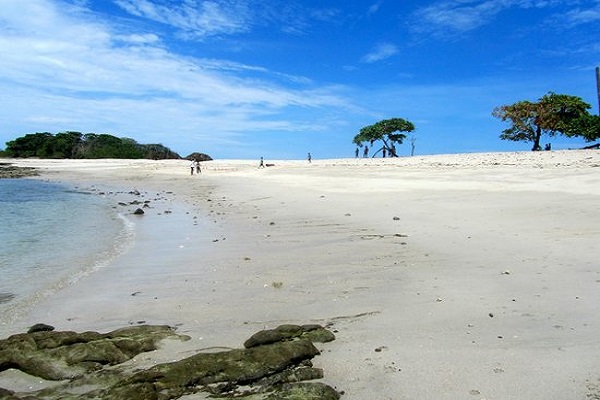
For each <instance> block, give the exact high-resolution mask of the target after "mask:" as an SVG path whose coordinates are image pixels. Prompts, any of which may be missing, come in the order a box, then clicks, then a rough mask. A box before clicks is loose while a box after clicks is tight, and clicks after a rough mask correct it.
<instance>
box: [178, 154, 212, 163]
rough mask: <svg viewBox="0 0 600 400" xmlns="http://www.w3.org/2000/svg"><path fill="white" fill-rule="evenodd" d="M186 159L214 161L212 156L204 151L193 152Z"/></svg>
mask: <svg viewBox="0 0 600 400" xmlns="http://www.w3.org/2000/svg"><path fill="white" fill-rule="evenodd" d="M185 159H186V160H190V161H212V157H211V156H209V155H208V154H204V153H197V152H196V153H192V154H190V155H189V156H187V157H185Z"/></svg>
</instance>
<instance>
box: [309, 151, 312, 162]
mask: <svg viewBox="0 0 600 400" xmlns="http://www.w3.org/2000/svg"><path fill="white" fill-rule="evenodd" d="M308 162H309V163H311V162H312V156H311V155H310V153H308Z"/></svg>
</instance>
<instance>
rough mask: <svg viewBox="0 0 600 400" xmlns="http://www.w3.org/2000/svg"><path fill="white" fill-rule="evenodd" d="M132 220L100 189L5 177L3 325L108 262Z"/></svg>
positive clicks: (0, 207)
mask: <svg viewBox="0 0 600 400" xmlns="http://www.w3.org/2000/svg"><path fill="white" fill-rule="evenodd" d="M132 237H133V225H132V224H131V223H130V222H128V221H127V219H126V218H124V217H123V216H122V215H120V214H119V213H118V210H117V209H116V208H115V207H114V203H113V202H111V201H110V200H109V199H107V198H105V197H104V196H102V195H101V194H100V193H98V192H94V191H86V190H84V189H78V188H76V187H70V186H67V185H62V184H56V183H50V182H46V181H42V180H36V179H0V324H10V323H11V322H13V321H15V320H16V319H18V318H19V317H20V316H22V315H23V314H24V313H26V312H27V311H28V310H30V309H31V308H32V307H35V305H36V304H37V303H38V302H39V301H40V300H42V299H43V298H44V297H46V296H48V295H50V294H52V293H54V292H56V291H58V290H60V289H61V288H64V287H66V286H68V285H72V284H74V283H76V282H77V281H78V280H79V279H81V278H82V277H85V276H86V275H88V274H90V273H93V272H94V271H96V270H97V269H99V268H103V267H104V266H106V265H107V264H108V263H109V262H110V261H111V260H112V259H114V257H116V256H117V255H119V254H120V253H122V252H123V251H124V250H125V249H126V248H127V246H128V245H129V244H130V243H131V241H132Z"/></svg>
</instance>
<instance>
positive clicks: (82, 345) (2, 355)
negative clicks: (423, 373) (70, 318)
mask: <svg viewBox="0 0 600 400" xmlns="http://www.w3.org/2000/svg"><path fill="white" fill-rule="evenodd" d="M167 337H179V338H180V339H183V340H185V339H187V337H186V336H183V335H177V334H176V333H175V331H174V330H173V329H172V328H170V327H168V326H149V325H142V326H136V327H129V328H124V329H120V330H117V331H113V332H110V333H107V334H100V333H97V332H84V333H75V332H53V331H35V332H32V333H27V334H18V335H13V336H11V337H9V338H8V339H5V340H2V341H0V371H3V370H6V369H8V368H16V369H20V370H21V371H23V372H26V373H28V374H30V375H34V376H38V377H41V378H45V379H49V380H61V381H63V383H61V384H59V385H57V386H52V387H49V388H46V389H43V390H40V391H37V392H33V393H14V392H12V391H10V390H7V389H1V388H0V399H5V398H6V399H28V398H43V399H107V400H108V399H117V400H118V399H127V400H137V399H140V400H142V399H177V398H179V397H181V396H184V395H188V394H193V393H197V392H206V393H209V394H210V395H211V396H212V397H220V398H230V397H241V398H245V399H255V400H258V399H290V400H291V399H295V400H308V399H322V400H329V399H332V400H334V399H338V398H339V397H340V395H339V393H338V392H336V391H335V390H334V389H333V388H331V387H330V386H328V385H325V384H324V383H322V382H310V381H313V380H315V379H320V378H322V377H323V371H322V370H321V369H318V368H314V367H313V366H312V362H311V359H312V358H313V357H315V356H316V355H318V354H319V351H318V350H317V348H316V347H315V346H314V344H313V342H327V341H331V340H333V339H334V336H333V333H331V332H330V331H328V330H327V329H325V328H323V327H321V326H319V325H303V326H299V325H282V326H280V327H278V328H276V329H274V330H264V331H261V332H258V333H256V334H255V335H253V336H252V337H251V338H250V339H248V340H247V341H246V343H245V345H246V348H244V349H233V350H228V351H221V352H213V353H198V354H195V355H193V356H190V357H187V358H184V359H182V360H179V361H175V362H171V363H164V364H158V365H155V366H153V367H151V368H149V369H146V370H141V371H131V370H128V369H127V368H119V366H118V364H121V363H123V362H124V361H127V360H129V359H131V358H132V357H134V356H135V355H137V354H139V353H142V352H145V351H151V350H154V349H156V345H157V343H158V342H159V341H160V340H162V339H164V338H167ZM109 366H112V367H109ZM115 366H116V367H115Z"/></svg>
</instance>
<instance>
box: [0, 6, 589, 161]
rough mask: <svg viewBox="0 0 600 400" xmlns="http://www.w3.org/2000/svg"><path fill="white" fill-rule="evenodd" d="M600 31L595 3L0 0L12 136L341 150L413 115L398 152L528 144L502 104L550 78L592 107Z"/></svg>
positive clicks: (298, 151)
mask: <svg viewBox="0 0 600 400" xmlns="http://www.w3.org/2000/svg"><path fill="white" fill-rule="evenodd" d="M599 38H600V0H593V1H579V0H433V1H402V0H394V1H392V0H366V1H362V0H344V1H342V0H335V1H334V0H320V1H316V0H209V1H202V0H179V1H175V0H0V148H5V146H4V144H5V143H6V142H7V141H10V140H13V139H15V138H17V137H20V136H23V135H25V134H28V133H35V132H51V133H58V132H64V131H79V132H84V133H88V132H94V133H107V134H111V135H114V136H118V137H128V138H132V139H134V140H136V141H137V142H138V143H144V144H150V143H161V144H163V145H165V146H167V147H169V148H170V149H171V150H173V151H176V152H178V153H179V154H180V155H182V156H186V155H188V154H190V153H192V152H202V153H206V154H209V155H210V156H212V157H213V158H219V159H253V158H256V159H258V158H259V157H261V156H263V157H265V159H267V160H268V159H303V158H306V156H307V153H308V152H310V153H311V154H312V156H313V158H315V159H317V158H343V157H353V155H354V150H355V145H353V144H352V138H353V137H354V135H356V134H357V133H358V131H359V130H360V129H361V128H362V127H364V126H366V125H371V124H373V123H375V122H377V121H379V120H382V119H388V118H404V119H406V120H408V121H410V122H412V123H413V124H414V125H415V127H416V129H415V131H414V132H412V133H411V134H410V140H406V141H405V142H404V144H402V145H401V146H400V147H399V148H398V153H399V154H400V155H410V153H411V151H413V150H412V148H411V143H413V144H414V154H415V155H423V154H439V153H470V152H487V151H515V150H518V151H520V150H523V151H527V150H529V149H530V147H531V144H530V143H524V142H508V141H502V140H500V139H499V135H500V133H501V132H502V130H503V129H506V128H508V125H507V123H504V122H502V121H500V120H499V119H497V118H494V117H493V116H492V110H493V109H494V108H495V107H498V106H501V105H505V104H513V103H515V102H517V101H521V100H530V101H536V100H537V99H539V98H541V97H542V96H543V95H545V94H546V93H548V92H555V93H560V94H569V95H574V96H579V97H581V98H582V99H583V100H584V101H586V102H587V103H589V104H590V105H591V106H592V108H591V109H590V112H591V113H594V114H597V113H598V96H597V92H596V77H595V68H596V67H597V66H600V41H599ZM547 142H552V146H553V149H557V148H571V147H581V146H583V145H585V142H583V141H582V140H572V139H571V140H567V139H562V138H560V137H555V138H550V139H543V140H542V143H543V144H545V143H547Z"/></svg>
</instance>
